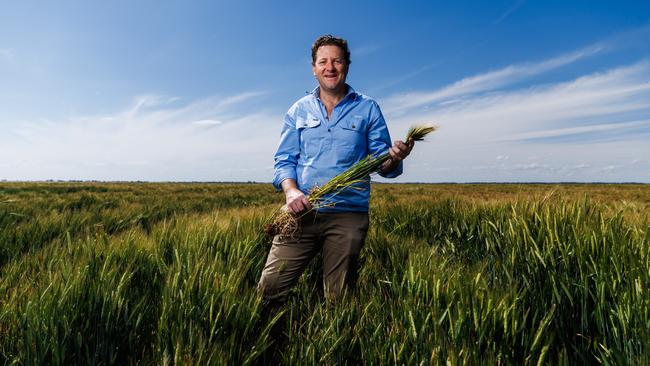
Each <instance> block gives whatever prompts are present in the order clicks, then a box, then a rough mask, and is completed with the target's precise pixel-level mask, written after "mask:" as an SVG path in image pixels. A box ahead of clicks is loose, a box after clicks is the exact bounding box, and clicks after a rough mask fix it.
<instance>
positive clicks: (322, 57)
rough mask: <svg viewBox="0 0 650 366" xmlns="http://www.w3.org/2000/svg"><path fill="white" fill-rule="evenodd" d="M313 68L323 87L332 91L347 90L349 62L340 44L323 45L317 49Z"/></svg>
mask: <svg viewBox="0 0 650 366" xmlns="http://www.w3.org/2000/svg"><path fill="white" fill-rule="evenodd" d="M312 70H313V71H314V74H315V75H316V78H317V79H318V83H319V84H320V87H321V89H325V90H327V91H330V92H335V93H337V92H342V91H344V90H345V77H346V76H347V74H348V64H347V63H346V62H345V54H344V53H343V50H342V49H340V48H339V47H338V46H333V45H327V46H321V47H319V48H318V50H317V51H316V63H315V64H314V65H312Z"/></svg>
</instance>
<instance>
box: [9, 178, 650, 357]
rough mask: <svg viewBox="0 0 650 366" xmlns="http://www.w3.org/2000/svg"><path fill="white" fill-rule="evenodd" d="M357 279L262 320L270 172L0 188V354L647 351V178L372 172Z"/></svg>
mask: <svg viewBox="0 0 650 366" xmlns="http://www.w3.org/2000/svg"><path fill="white" fill-rule="evenodd" d="M372 197H373V198H372V201H371V226H370V230H369V233H368V238H367V240H366V245H365V247H364V248H363V251H362V255H361V269H360V274H359V280H358V287H357V288H356V290H355V291H354V292H351V293H347V294H346V296H345V297H344V298H343V299H341V301H338V302H336V303H331V302H328V301H325V299H324V297H323V295H322V283H321V278H322V273H321V269H320V267H319V259H318V258H317V259H316V260H315V261H314V262H313V263H312V265H311V266H310V267H309V268H308V270H307V271H306V272H305V275H304V276H303V277H302V278H301V280H300V282H299V284H298V285H297V286H296V288H295V289H294V291H293V292H292V294H291V297H290V299H289V301H288V303H287V304H286V305H285V306H283V308H282V309H281V312H280V313H278V314H277V315H276V316H274V317H272V318H270V319H264V318H262V317H261V316H260V310H261V305H262V302H261V299H260V298H259V297H258V295H257V293H256V285H257V281H258V279H259V276H260V273H261V270H262V266H263V264H264V262H265V260H266V256H267V254H268V250H269V248H270V239H269V238H265V237H264V235H263V232H262V227H263V225H264V223H265V221H266V219H267V218H268V217H269V216H270V215H271V213H272V212H273V211H274V210H275V209H277V208H278V207H279V206H280V205H281V204H282V203H283V195H282V194H281V193H277V192H274V190H273V188H272V186H271V185H270V184H203V183H201V184H189V183H187V184H181V183H165V184H163V183H160V184H153V183H6V182H3V183H0V362H2V363H3V364H16V365H34V364H39V365H43V364H47V365H70V364H103V365H109V364H117V365H125V364H127V365H128V364H138V365H149V364H150V365H159V364H161V365H168V364H195V365H210V364H216V365H220V364H224V365H250V364H263V363H264V362H266V360H268V358H267V357H268V353H269V350H270V349H271V348H270V347H269V345H270V343H271V339H272V338H271V337H270V332H271V328H272V327H274V326H275V327H279V328H280V329H283V330H284V331H285V332H286V334H287V339H286V341H285V342H284V343H283V344H282V345H281V349H280V350H279V352H276V354H275V356H274V357H276V358H275V359H276V360H280V361H281V362H282V363H284V364H289V365H310V364H319V365H321V364H322V365H334V364H369V365H373V364H374V365H377V364H400V365H421V364H422V365H429V364H434V365H435V364H515V365H543V364H566V365H575V364H598V363H602V364H649V363H650V291H649V290H648V289H650V231H649V230H648V229H649V224H650V186H649V185H633V184H626V185H596V184H594V185H568V184H567V185H533V184H526V185H519V184H480V185H469V184H468V185H460V184H459V185H456V184H443V185H424V184H423V185H417V184H405V185H384V184H376V185H374V186H373V193H372Z"/></svg>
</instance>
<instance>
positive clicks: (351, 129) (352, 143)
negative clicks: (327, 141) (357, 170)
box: [335, 117, 368, 162]
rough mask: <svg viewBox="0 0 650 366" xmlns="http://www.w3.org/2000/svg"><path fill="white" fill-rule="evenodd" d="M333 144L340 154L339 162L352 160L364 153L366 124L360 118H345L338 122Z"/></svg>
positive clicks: (362, 155) (361, 156)
mask: <svg viewBox="0 0 650 366" xmlns="http://www.w3.org/2000/svg"><path fill="white" fill-rule="evenodd" d="M338 127H339V128H338V131H337V134H336V136H335V145H336V147H337V150H338V151H339V153H340V154H341V158H342V159H341V162H354V161H357V160H359V159H361V158H363V157H364V156H365V154H366V131H367V129H368V124H367V123H366V121H365V120H364V119H361V118H354V117H352V118H346V119H344V120H342V121H340V122H339V123H338Z"/></svg>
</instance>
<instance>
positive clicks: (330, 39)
mask: <svg viewBox="0 0 650 366" xmlns="http://www.w3.org/2000/svg"><path fill="white" fill-rule="evenodd" d="M322 46H337V47H338V48H340V49H341V50H342V51H343V53H344V54H345V63H346V64H348V65H350V64H351V63H352V61H351V60H350V49H349V48H348V41H346V40H345V39H343V38H339V37H334V36H333V35H331V34H326V35H324V36H320V37H318V38H317V39H316V41H315V42H314V45H313V46H311V63H312V65H313V64H315V63H316V52H318V49H319V48H320V47H322Z"/></svg>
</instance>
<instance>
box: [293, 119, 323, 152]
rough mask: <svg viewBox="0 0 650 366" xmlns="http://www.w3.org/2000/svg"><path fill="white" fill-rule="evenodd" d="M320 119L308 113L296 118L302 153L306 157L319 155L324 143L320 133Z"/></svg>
mask: <svg viewBox="0 0 650 366" xmlns="http://www.w3.org/2000/svg"><path fill="white" fill-rule="evenodd" d="M320 125H321V122H320V119H318V118H316V117H313V116H311V115H308V116H307V117H299V118H296V130H298V134H299V136H300V155H302V156H303V157H304V158H307V159H309V158H313V157H315V156H316V155H318V152H319V151H320V150H321V147H322V143H323V136H322V134H321V133H320V131H319V130H320V128H319V127H320Z"/></svg>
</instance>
